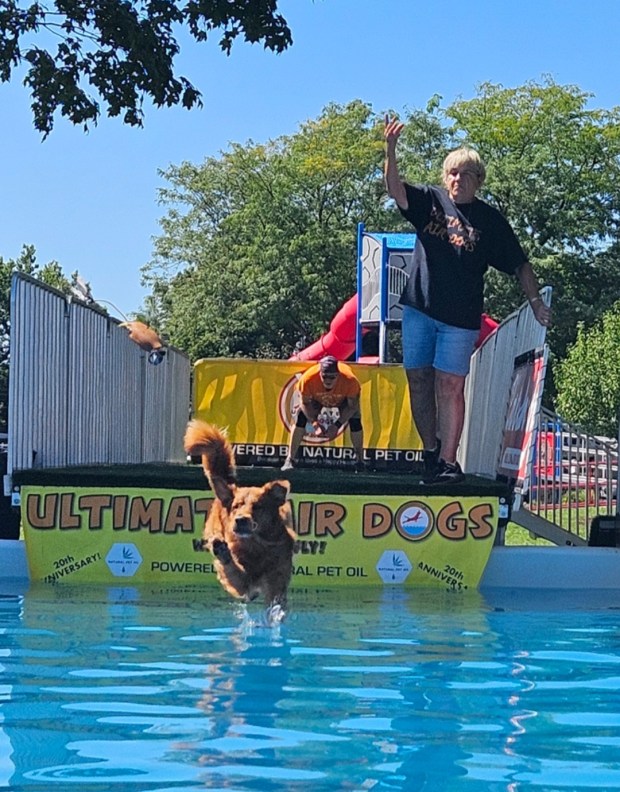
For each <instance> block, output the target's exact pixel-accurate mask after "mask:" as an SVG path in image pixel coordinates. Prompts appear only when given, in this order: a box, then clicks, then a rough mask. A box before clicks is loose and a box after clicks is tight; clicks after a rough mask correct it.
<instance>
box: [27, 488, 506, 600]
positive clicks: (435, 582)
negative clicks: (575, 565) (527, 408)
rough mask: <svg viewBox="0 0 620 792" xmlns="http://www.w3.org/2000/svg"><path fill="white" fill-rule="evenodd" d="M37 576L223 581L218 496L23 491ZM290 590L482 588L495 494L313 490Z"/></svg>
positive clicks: (296, 501) (299, 525)
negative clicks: (212, 532) (209, 519)
mask: <svg viewBox="0 0 620 792" xmlns="http://www.w3.org/2000/svg"><path fill="white" fill-rule="evenodd" d="M21 494H22V521H23V528H24V537H25V541H26V549H27V554H28V564H29V569H30V576H31V579H32V580H34V581H43V582H47V583H107V584H115V585H119V584H123V583H124V582H125V583H129V582H133V583H160V584H188V583H201V584H204V583H213V584H214V585H219V584H218V583H217V580H216V577H215V573H214V569H213V559H212V557H211V555H210V553H208V552H206V551H204V550H203V549H202V542H201V538H202V530H203V526H204V520H205V515H206V514H207V513H208V510H209V508H210V504H211V502H212V498H210V497H208V495H209V494H210V493H209V492H208V491H207V492H206V493H201V492H200V491H196V490H192V491H176V490H175V491H173V490H147V491H146V492H145V490H143V489H126V490H121V489H106V488H88V489H86V488H71V487H61V488H51V487H35V486H24V487H22V493H21ZM291 503H292V507H293V514H294V519H295V530H296V532H297V536H298V541H297V544H296V549H295V556H294V564H293V572H294V574H293V581H292V588H293V589H294V588H295V587H297V586H300V587H305V588H308V587H319V588H321V587H325V586H346V585H360V584H362V585H369V586H370V585H371V586H391V585H400V586H405V587H417V586H434V587H440V588H443V589H454V590H465V589H471V588H475V587H477V585H478V583H479V582H480V578H481V576H482V573H483V571H484V567H485V565H486V563H487V560H488V557H489V554H490V552H491V547H492V545H493V537H494V535H495V532H496V530H497V519H498V508H499V501H498V498H497V497H487V496H484V497H463V498H450V497H445V496H442V497H438V496H436V497H428V498H426V497H417V496H416V497H407V496H388V497H380V498H379V497H376V496H360V495H324V496H322V495H320V496H317V495H304V494H298V493H296V494H294V495H293V496H292V498H291Z"/></svg>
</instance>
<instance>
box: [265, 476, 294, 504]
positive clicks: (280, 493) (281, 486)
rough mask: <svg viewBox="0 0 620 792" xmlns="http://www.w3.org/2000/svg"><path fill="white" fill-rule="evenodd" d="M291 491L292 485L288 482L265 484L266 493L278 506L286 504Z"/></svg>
mask: <svg viewBox="0 0 620 792" xmlns="http://www.w3.org/2000/svg"><path fill="white" fill-rule="evenodd" d="M290 491H291V485H290V484H289V482H288V481H270V482H269V484H265V492H268V493H269V494H270V495H271V497H272V498H273V499H274V500H275V502H276V503H277V504H278V506H282V504H283V503H286V499H287V498H288V496H289V492H290Z"/></svg>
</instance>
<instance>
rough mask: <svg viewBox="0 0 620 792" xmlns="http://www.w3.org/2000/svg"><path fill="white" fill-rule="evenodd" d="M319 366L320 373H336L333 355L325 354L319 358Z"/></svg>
mask: <svg viewBox="0 0 620 792" xmlns="http://www.w3.org/2000/svg"><path fill="white" fill-rule="evenodd" d="M319 366H320V367H321V373H322V374H337V373H338V361H337V360H336V358H335V357H334V356H333V355H326V356H325V357H323V358H321V359H320V360H319Z"/></svg>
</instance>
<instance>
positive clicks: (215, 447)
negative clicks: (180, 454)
mask: <svg viewBox="0 0 620 792" xmlns="http://www.w3.org/2000/svg"><path fill="white" fill-rule="evenodd" d="M185 450H186V452H187V453H188V454H190V455H191V456H201V457H202V467H203V470H204V472H205V475H206V477H207V479H208V481H209V484H210V486H211V489H212V490H213V492H214V494H215V500H214V502H213V505H212V507H211V509H210V511H209V515H208V516H207V519H206V521H205V529H204V534H203V537H204V540H205V544H206V546H207V547H208V548H209V550H211V552H212V553H213V555H214V556H215V569H216V573H217V577H218V579H219V581H220V583H221V584H222V586H223V587H224V588H225V589H226V591H228V592H229V593H230V594H232V595H233V596H234V597H240V598H243V599H245V600H246V601H249V600H253V599H255V598H256V597H258V596H259V595H262V596H263V597H264V600H265V603H266V605H267V606H272V605H280V606H281V607H282V608H285V607H286V597H287V591H288V586H289V582H290V579H291V573H292V569H293V546H294V543H295V534H294V532H293V530H292V527H291V526H292V515H291V507H290V504H289V503H288V501H287V497H288V493H289V483H288V481H271V482H268V483H267V484H264V485H263V486H262V487H239V486H237V479H236V475H235V459H234V455H233V450H232V447H231V445H230V443H229V442H228V440H227V439H226V437H225V436H224V435H223V434H222V432H221V431H220V430H219V429H217V428H216V427H214V426H211V425H210V424H207V423H204V422H203V421H196V420H194V421H190V422H189V424H188V426H187V430H186V432H185Z"/></svg>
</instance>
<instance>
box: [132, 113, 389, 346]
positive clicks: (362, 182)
mask: <svg viewBox="0 0 620 792" xmlns="http://www.w3.org/2000/svg"><path fill="white" fill-rule="evenodd" d="M382 162H383V143H382V138H381V130H380V128H379V127H378V126H377V124H376V123H375V119H374V118H373V116H372V113H371V111H370V109H369V108H368V106H367V105H365V104H363V103H361V102H353V103H351V104H350V105H347V106H346V107H339V106H336V105H330V106H328V107H327V108H326V109H325V110H324V112H323V113H322V114H321V116H320V117H319V118H318V119H316V120H313V121H309V122H307V123H305V124H303V125H302V127H301V128H300V130H299V132H298V133H297V134H295V135H293V136H290V137H281V138H278V139H277V140H275V141H270V142H268V143H267V144H255V143H252V142H250V143H248V144H247V145H245V146H241V145H233V146H232V147H231V149H230V151H228V152H227V153H225V154H223V155H222V156H221V157H220V158H208V159H207V160H206V161H205V162H204V163H203V164H202V165H193V164H190V163H183V164H182V165H180V166H173V167H171V168H169V169H168V170H167V171H165V172H163V174H162V175H163V176H164V177H165V178H166V180H167V182H168V184H169V186H168V187H166V188H164V189H162V190H161V192H160V200H161V202H162V204H163V205H164V206H166V207H167V210H168V211H167V214H166V216H165V217H164V218H163V219H162V220H161V227H162V231H163V233H162V235H161V236H160V237H159V238H158V239H157V240H156V243H155V255H154V258H153V261H152V262H151V263H150V264H149V265H148V266H147V267H146V268H145V270H144V274H145V277H146V282H147V283H148V284H150V285H151V286H152V287H153V292H154V295H156V297H157V298H158V301H159V311H158V312H159V314H160V315H161V314H162V312H163V316H164V318H165V321H164V323H163V324H164V329H165V331H166V333H167V334H168V337H169V338H170V340H171V342H172V343H174V344H176V345H177V346H180V347H182V348H183V349H185V350H186V351H187V352H188V353H189V354H190V355H192V356H193V357H195V358H197V357H204V356H220V355H221V356H235V355H248V356H276V357H280V356H287V355H289V354H290V353H291V352H292V350H293V347H294V344H295V342H296V341H301V342H302V343H303V339H305V340H306V341H308V342H309V341H312V340H314V337H315V336H316V335H317V334H320V333H321V332H323V331H324V330H325V328H326V326H327V325H328V324H329V321H330V319H331V318H332V316H333V311H334V309H335V307H336V306H338V305H340V304H341V303H342V302H344V301H345V300H346V299H348V298H349V297H351V296H352V295H353V294H354V293H355V288H356V267H355V261H356V238H357V237H356V234H357V224H358V223H359V222H364V223H366V224H367V225H368V226H369V227H371V228H374V229H379V228H380V229H386V230H387V229H389V228H390V226H392V227H393V226H394V222H395V221H396V220H397V218H396V217H395V215H394V213H393V212H391V211H388V210H387V209H386V207H385V204H384V197H383V186H382V181H381V178H380V174H381V167H382ZM151 309H153V306H152V305H151Z"/></svg>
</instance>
